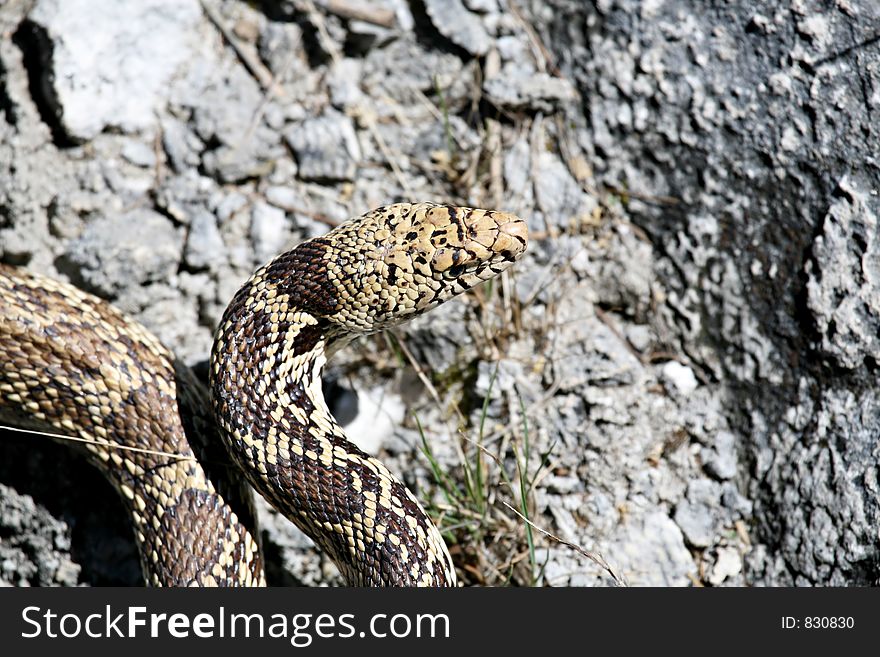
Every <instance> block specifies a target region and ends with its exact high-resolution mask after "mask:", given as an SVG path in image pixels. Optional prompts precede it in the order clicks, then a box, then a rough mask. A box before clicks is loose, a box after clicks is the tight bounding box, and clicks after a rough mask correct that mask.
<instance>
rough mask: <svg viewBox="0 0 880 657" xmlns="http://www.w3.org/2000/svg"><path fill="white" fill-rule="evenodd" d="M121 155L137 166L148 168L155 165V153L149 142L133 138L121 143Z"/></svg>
mask: <svg viewBox="0 0 880 657" xmlns="http://www.w3.org/2000/svg"><path fill="white" fill-rule="evenodd" d="M122 157H124V158H125V159H126V160H128V161H129V162H131V163H132V164H136V165H138V166H139V167H144V168H145V169H150V168H152V167H154V166H156V153H155V152H154V151H153V148H152V147H151V146H150V145H149V144H145V143H144V142H142V141H137V140H134V139H129V140H127V141H126V142H125V143H124V144H123V145H122Z"/></svg>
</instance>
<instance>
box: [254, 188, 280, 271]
mask: <svg viewBox="0 0 880 657" xmlns="http://www.w3.org/2000/svg"><path fill="white" fill-rule="evenodd" d="M286 225H287V219H286V217H285V213H284V210H281V209H279V208H276V207H273V206H271V205H267V204H266V203H263V202H261V201H258V202H256V203H254V208H253V211H252V213H251V231H250V232H251V242H252V243H253V245H254V254H255V257H256V259H257V261H258V262H260V263H263V262H268V261H269V260H270V259H271V258H274V257H275V256H276V255H278V254H279V253H281V251H282V249H283V247H284V244H285V242H286V240H287V235H286V230H285V228H286Z"/></svg>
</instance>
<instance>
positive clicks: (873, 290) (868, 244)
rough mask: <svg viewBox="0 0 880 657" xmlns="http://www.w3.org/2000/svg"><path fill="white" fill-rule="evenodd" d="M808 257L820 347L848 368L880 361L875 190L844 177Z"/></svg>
mask: <svg viewBox="0 0 880 657" xmlns="http://www.w3.org/2000/svg"><path fill="white" fill-rule="evenodd" d="M839 191H840V193H841V195H842V198H841V199H839V200H837V201H835V202H834V203H833V204H832V206H831V208H830V209H829V211H828V214H827V215H826V216H825V219H824V220H823V225H822V234H821V235H819V236H818V237H816V240H815V241H814V242H813V258H814V259H813V260H811V261H809V262H807V266H806V270H807V273H808V275H809V280H808V282H807V293H808V303H809V307H810V310H811V311H812V313H813V317H814V319H815V322H816V328H817V329H818V331H819V333H820V335H821V336H822V349H823V350H824V351H825V352H827V353H828V354H830V355H831V356H833V357H834V358H835V359H836V360H837V362H838V363H839V364H840V365H842V366H843V367H846V368H847V369H855V368H857V367H859V366H860V365H862V364H863V363H864V362H865V360H866V359H871V360H873V362H875V363H878V362H880V232H878V231H880V225H878V221H877V215H876V214H875V211H874V206H875V205H876V201H875V199H874V194H875V193H874V192H870V193H869V192H868V191H867V190H862V189H860V187H859V185H858V184H857V183H855V182H854V181H852V180H849V179H847V178H844V179H843V180H841V182H840V184H839Z"/></svg>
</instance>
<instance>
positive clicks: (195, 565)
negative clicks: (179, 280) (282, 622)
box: [0, 203, 527, 586]
mask: <svg viewBox="0 0 880 657" xmlns="http://www.w3.org/2000/svg"><path fill="white" fill-rule="evenodd" d="M526 241H527V230H526V225H525V223H524V222H523V221H522V220H521V219H519V218H517V217H515V216H513V215H510V214H507V213H502V212H496V211H491V210H479V209H472V208H460V207H454V206H449V205H435V204H432V203H420V204H396V205H390V206H386V207H382V208H378V209H376V210H374V211H372V212H369V213H367V214H365V215H363V216H361V217H358V218H355V219H352V220H350V221H348V222H346V223H344V224H342V225H340V226H338V227H337V228H335V229H334V230H332V231H331V232H330V233H328V234H326V235H324V236H322V237H317V238H314V239H312V240H309V241H306V242H303V243H301V244H300V245H298V246H296V247H295V248H293V249H292V250H290V251H288V252H286V253H283V254H282V255H280V256H278V257H277V258H275V259H274V260H272V261H271V262H269V263H268V264H267V265H265V266H263V267H262V268H260V269H258V270H257V271H256V272H255V273H254V274H253V276H252V277H251V278H250V279H249V280H248V281H247V282H246V283H245V284H244V286H243V287H242V288H241V289H240V290H239V291H238V293H237V294H236V295H235V297H234V298H233V300H232V302H231V303H230V304H229V306H228V308H227V309H226V311H225V313H224V315H223V318H222V319H221V321H220V324H219V327H218V329H217V332H216V335H215V339H214V346H213V349H212V352H211V359H210V365H209V377H210V388H211V390H210V394H208V393H207V392H206V391H205V390H204V389H203V388H202V387H201V385H200V384H199V383H198V382H197V381H196V380H195V378H194V377H193V375H192V374H191V372H190V371H189V369H188V368H186V367H184V366H183V365H181V364H180V363H179V362H177V361H175V359H174V357H173V355H172V354H171V353H170V352H169V351H168V350H167V349H166V348H165V347H164V346H162V344H161V343H160V342H159V341H158V339H156V338H155V337H154V336H153V335H152V334H151V333H150V332H149V331H147V330H146V329H145V328H143V327H142V326H141V325H139V324H137V323H136V322H134V321H133V320H131V319H128V318H126V317H125V316H124V315H122V314H121V313H120V312H119V311H117V310H116V309H114V308H113V307H112V306H110V305H109V304H108V303H107V302H105V301H102V300H100V299H97V298H96V297H93V296H91V295H90V294H88V293H86V292H83V291H81V290H79V289H77V288H75V287H72V286H70V285H67V284H63V283H59V282H57V281H54V280H52V279H49V278H46V277H43V276H39V275H36V274H33V273H29V272H26V271H24V270H21V269H16V268H13V267H9V266H6V265H0V418H3V419H4V420H7V421H10V422H13V423H15V424H16V425H18V426H22V427H30V428H35V429H44V430H47V431H52V432H55V433H56V434H65V435H69V436H73V437H78V438H79V439H80V440H81V441H83V442H82V445H83V448H84V451H85V452H86V453H87V455H88V457H89V460H90V461H91V462H92V463H94V464H95V465H97V466H98V467H99V468H100V469H101V470H102V471H103V473H104V474H105V475H106V476H107V477H108V479H109V480H110V481H111V482H112V483H113V485H114V486H115V487H116V488H117V489H118V490H119V492H120V493H121V497H122V500H123V502H124V504H125V506H126V509H127V511H128V512H129V514H130V516H131V520H132V524H133V527H134V534H135V542H136V544H137V546H138V552H139V556H140V560H141V566H142V569H143V572H144V576H145V579H146V581H147V583H149V584H151V585H157V586H161V585H166V586H186V585H195V586H215V585H219V586H251V585H263V584H265V576H264V573H263V564H262V557H261V552H260V545H259V536H258V533H257V529H256V521H255V514H254V511H253V507H252V504H251V500H250V497H249V490H248V489H247V487H246V486H244V485H243V484H242V483H241V481H240V478H239V477H237V476H235V475H236V473H237V472H239V471H240V472H241V473H243V474H244V476H245V477H246V479H247V480H248V481H249V482H250V483H251V484H252V485H253V487H254V488H255V489H256V490H257V491H258V492H260V493H261V494H262V495H263V496H264V497H265V498H266V499H267V500H268V501H269V502H270V503H271V504H272V505H273V506H274V507H275V508H276V509H277V510H278V511H280V512H281V513H282V514H284V515H285V516H286V517H287V518H289V519H290V520H291V521H292V522H293V523H294V524H295V525H297V526H298V527H299V528H300V529H302V530H303V531H304V532H305V533H306V534H307V535H309V536H310V537H311V538H312V540H313V541H314V542H315V543H316V544H317V545H318V546H319V547H320V548H321V549H323V550H325V551H326V552H327V553H328V555H329V556H330V557H331V558H332V559H333V560H334V561H335V562H336V563H337V565H338V566H339V569H340V571H341V573H342V575H343V577H344V578H345V580H346V581H347V582H348V583H349V584H350V585H367V586H381V585H402V586H416V585H419V586H454V585H455V570H454V567H453V565H452V562H451V559H450V556H449V553H448V551H447V549H446V546H445V544H444V542H443V539H442V537H441V535H440V533H439V531H438V530H437V528H436V527H435V526H434V524H433V523H432V521H431V520H430V518H429V517H428V516H427V514H426V513H425V511H424V510H423V508H422V506H421V505H420V504H419V502H418V501H417V500H416V498H415V497H414V496H413V494H412V493H411V492H410V491H409V490H408V489H407V488H406V486H405V485H404V484H403V483H402V482H400V481H399V480H398V479H397V478H396V477H395V476H394V475H392V474H391V473H390V472H389V470H388V469H387V468H386V467H385V466H384V465H383V464H382V463H381V462H379V461H378V460H377V459H375V458H374V457H371V456H369V455H367V454H366V453H364V452H363V451H361V450H360V449H359V448H357V447H356V446H355V445H354V444H352V443H351V442H350V441H349V440H348V439H347V438H346V436H345V434H344V432H343V430H342V429H341V427H340V426H339V425H338V424H337V423H336V421H335V420H334V418H333V416H332V415H331V414H330V412H329V410H328V409H327V406H326V404H325V402H324V399H323V396H322V394H321V371H322V368H323V366H324V364H325V362H326V360H327V358H328V357H329V356H330V355H332V353H333V352H334V351H335V350H337V349H338V348H339V347H341V346H343V345H344V344H346V343H347V342H349V341H351V340H352V339H354V338H355V337H357V336H359V335H364V334H367V333H371V332H375V331H379V330H382V329H384V328H387V327H389V326H391V325H394V324H397V323H399V322H401V321H404V320H405V319H408V318H411V317H414V316H416V315H418V314H420V313H422V312H424V311H426V310H429V309H430V308H432V307H434V306H436V305H437V304H439V303H442V302H443V301H445V300H447V299H449V298H451V297H453V296H455V295H456V294H459V293H461V292H463V291H465V290H467V289H469V288H470V287H472V286H474V285H476V284H478V283H480V282H482V281H485V280H488V279H489V278H492V277H493V276H495V275H497V274H498V273H500V272H501V271H502V270H504V269H505V268H507V267H508V266H509V265H510V264H511V263H512V262H514V261H515V260H516V259H517V258H519V256H520V255H521V254H522V253H523V251H524V250H525V247H526ZM212 411H213V412H212ZM218 436H219V437H220V438H221V440H217V437H218ZM221 443H222V445H221ZM224 447H225V449H224ZM230 458H231V460H232V462H233V463H234V464H235V465H236V466H237V468H232V467H230V466H229V465H227V464H228V462H229V460H230Z"/></svg>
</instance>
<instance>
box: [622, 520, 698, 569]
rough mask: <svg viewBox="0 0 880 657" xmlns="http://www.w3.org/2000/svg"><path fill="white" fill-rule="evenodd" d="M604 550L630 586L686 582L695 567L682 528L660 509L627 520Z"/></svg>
mask: <svg viewBox="0 0 880 657" xmlns="http://www.w3.org/2000/svg"><path fill="white" fill-rule="evenodd" d="M606 552H607V553H608V554H610V555H613V557H612V558H613V562H612V565H613V566H615V567H616V568H617V569H618V570H619V571H621V572H624V573H626V577H627V581H628V582H629V584H630V585H632V586H685V585H687V583H688V581H689V580H688V575H692V574H694V573H696V570H697V567H696V564H695V563H694V560H693V558H692V557H691V554H690V552H688V550H687V548H686V547H685V544H684V539H683V537H682V535H681V531H680V530H679V528H678V527H677V526H676V524H675V523H674V522H672V520H670V518H669V516H667V515H666V514H664V513H661V512H652V513H649V514H646V515H644V516H638V517H636V518H632V519H630V520H628V521H627V522H626V523H625V524H624V525H623V527H622V530H621V531H620V536H619V537H618V538H617V540H616V541H615V544H614V545H613V546H611V547H610V548H609V549H608V550H607V551H606ZM648 555H650V556H648ZM649 564H651V565H649Z"/></svg>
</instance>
